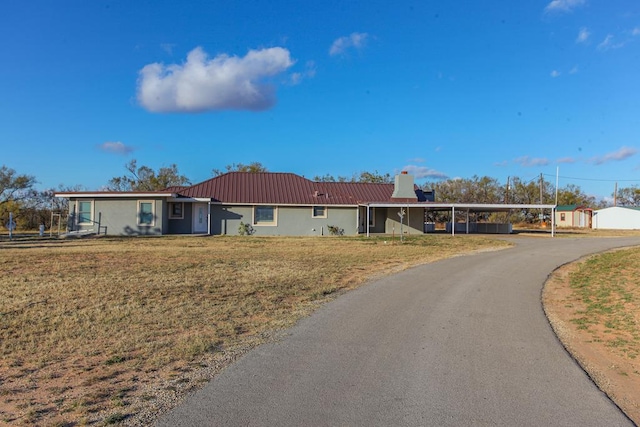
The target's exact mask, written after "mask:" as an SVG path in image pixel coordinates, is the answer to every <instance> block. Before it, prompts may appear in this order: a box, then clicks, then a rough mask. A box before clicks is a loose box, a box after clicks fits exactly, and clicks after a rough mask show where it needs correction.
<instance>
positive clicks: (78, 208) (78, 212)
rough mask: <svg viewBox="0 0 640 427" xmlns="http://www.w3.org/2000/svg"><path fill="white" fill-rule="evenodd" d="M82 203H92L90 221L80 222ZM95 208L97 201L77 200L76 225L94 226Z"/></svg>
mask: <svg viewBox="0 0 640 427" xmlns="http://www.w3.org/2000/svg"><path fill="white" fill-rule="evenodd" d="M80 203H90V204H91V209H90V210H89V221H85V222H80ZM94 208H95V200H76V223H77V224H78V225H86V224H93V212H94Z"/></svg>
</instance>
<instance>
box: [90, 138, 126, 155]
mask: <svg viewBox="0 0 640 427" xmlns="http://www.w3.org/2000/svg"><path fill="white" fill-rule="evenodd" d="M98 148H99V149H100V150H102V151H106V152H107V153H115V154H129V153H131V152H132V151H133V147H130V146H128V145H125V144H123V143H122V142H120V141H116V142H112V141H107V142H105V143H103V144H100V145H99V146H98Z"/></svg>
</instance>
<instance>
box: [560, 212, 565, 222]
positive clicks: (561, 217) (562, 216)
mask: <svg viewBox="0 0 640 427" xmlns="http://www.w3.org/2000/svg"><path fill="white" fill-rule="evenodd" d="M560 221H564V213H561V214H560Z"/></svg>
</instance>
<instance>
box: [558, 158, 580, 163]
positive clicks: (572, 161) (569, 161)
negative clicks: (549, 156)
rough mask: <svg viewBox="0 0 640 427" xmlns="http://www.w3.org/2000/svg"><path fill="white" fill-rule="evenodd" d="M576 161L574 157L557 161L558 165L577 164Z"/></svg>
mask: <svg viewBox="0 0 640 427" xmlns="http://www.w3.org/2000/svg"><path fill="white" fill-rule="evenodd" d="M575 162H576V159H574V158H573V157H561V158H559V159H558V160H556V163H575Z"/></svg>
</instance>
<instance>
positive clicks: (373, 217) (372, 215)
mask: <svg viewBox="0 0 640 427" xmlns="http://www.w3.org/2000/svg"><path fill="white" fill-rule="evenodd" d="M375 226H376V208H369V227H375Z"/></svg>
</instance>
